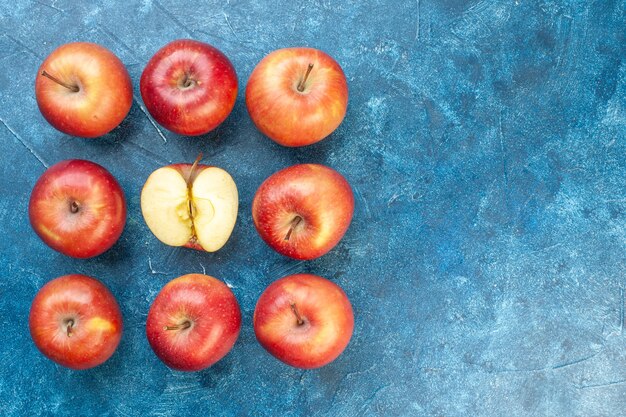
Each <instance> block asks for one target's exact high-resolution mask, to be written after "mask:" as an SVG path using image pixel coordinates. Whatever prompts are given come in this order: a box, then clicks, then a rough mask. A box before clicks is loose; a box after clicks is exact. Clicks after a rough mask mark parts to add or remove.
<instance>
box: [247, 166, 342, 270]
mask: <svg viewBox="0 0 626 417" xmlns="http://www.w3.org/2000/svg"><path fill="white" fill-rule="evenodd" d="M353 212H354V195H353V194H352V189H351V188H350V184H348V181H346V179H345V178H344V177H343V176H342V175H341V174H339V173H338V172H337V171H335V170H333V169H331V168H329V167H326V166H323V165H316V164H301V165H293V166H291V167H289V168H285V169H283V170H281V171H279V172H277V173H275V174H273V175H271V176H270V177H269V178H268V179H266V180H265V181H264V182H263V184H261V186H260V187H259V189H258V190H257V192H256V195H255V196H254V200H253V202H252V219H253V220H254V225H255V227H256V229H257V231H258V232H259V235H260V236H261V238H262V239H263V240H264V241H265V242H266V243H267V244H268V245H269V246H270V247H272V248H273V249H274V250H276V251H277V252H278V253H281V254H283V255H285V256H289V257H291V258H295V259H302V260H308V259H314V258H318V257H320V256H322V255H324V254H326V253H327V252H328V251H330V250H331V249H332V248H333V247H335V245H337V243H339V241H340V240H341V238H342V237H343V235H344V234H345V233H346V231H347V230H348V227H349V226H350V221H351V220H352V214H353Z"/></svg>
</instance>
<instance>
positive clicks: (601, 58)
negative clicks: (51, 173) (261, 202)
mask: <svg viewBox="0 0 626 417" xmlns="http://www.w3.org/2000/svg"><path fill="white" fill-rule="evenodd" d="M87 3H95V2H86V1H79V0H58V1H50V0H41V1H39V2H30V1H24V0H18V1H5V2H2V5H0V139H1V141H2V145H3V146H2V162H3V163H2V164H0V171H1V174H2V175H1V178H2V182H1V186H0V191H1V193H2V199H1V201H0V217H1V220H0V221H1V226H2V230H3V235H4V237H3V238H2V239H1V241H0V250H1V254H2V260H1V264H0V319H1V322H2V327H3V328H2V332H1V334H2V336H1V343H0V363H1V365H0V366H1V368H0V414H1V415H3V416H26V415H29V416H32V415H53V414H54V415H96V414H99V415H118V416H138V415H149V414H152V415H161V416H174V415H185V414H186V415H209V414H210V415H240V416H246V415H254V416H264V415H267V416H278V415H284V416H297V415H307V416H337V417H346V416H360V415H367V416H370V415H379V416H422V415H423V416H431V415H432V416H468V415H472V416H478V415H485V416H503V415H506V416H530V415H550V416H620V415H621V416H624V415H626V332H625V331H624V325H625V323H624V293H625V288H626V277H625V275H626V274H625V272H626V256H625V254H626V250H625V249H626V212H625V207H626V186H625V177H626V156H625V152H626V149H625V148H626V127H625V124H626V102H625V101H626V100H625V96H626V66H625V65H624V56H625V49H624V48H625V45H626V40H625V36H624V35H625V23H626V20H625V18H624V10H625V9H626V3H625V2H624V1H623V0H622V1H612V0H602V1H596V2H578V1H543V0H540V1H534V0H533V1H523V0H506V1H505V0H497V1H476V0H439V1H435V0H417V1H392V0H388V1H384V0H372V1H365V2H364V1H359V0H343V1H330V0H281V1H276V2H262V1H257V0H241V1H237V0H231V1H228V0H226V1H216V0H210V1H203V2H183V1H180V0H158V1H157V0H145V1H143V2H141V3H139V2H136V3H133V2H121V1H114V0H109V1H103V2H98V3H99V5H93V4H92V5H87ZM122 3H133V4H125V5H122ZM192 3H196V4H192ZM270 4H272V5H271V6H270ZM181 37H191V38H195V39H199V40H202V41H206V42H209V43H211V44H213V45H215V46H217V47H218V48H220V49H221V50H222V51H224V52H225V53H226V54H227V55H228V56H229V57H230V58H231V60H232V61H233V63H234V65H235V67H236V69H237V72H238V76H239V81H240V87H241V88H240V94H239V98H238V100H237V104H236V106H235V109H234V111H233V113H232V115H231V116H230V118H229V119H228V120H227V121H226V122H225V123H224V124H223V125H222V126H221V127H220V128H219V129H218V130H217V131H216V132H214V133H211V134H209V135H207V136H206V137H201V138H184V137H178V136H176V135H174V134H171V133H169V132H166V131H164V130H163V129H159V128H158V127H157V126H155V125H154V124H153V123H152V122H151V120H150V119H149V118H148V117H147V115H146V112H145V110H144V108H143V104H142V102H141V98H140V94H139V91H138V82H139V77H140V74H141V71H142V69H143V67H144V65H145V64H146V62H147V60H148V59H149V58H150V56H151V55H152V54H153V53H154V52H155V51H156V50H157V49H158V48H159V47H161V46H162V45H164V44H165V43H167V42H168V41H170V40H173V39H175V38H181ZM77 40H83V41H92V42H97V43H100V44H103V45H105V46H106V47H108V48H110V49H112V50H113V51H114V52H115V53H116V54H117V55H118V56H119V57H120V58H121V59H122V60H123V61H124V63H125V64H126V65H127V67H128V70H129V72H130V74H131V77H132V79H133V82H134V86H135V102H134V103H133V108H132V110H131V112H130V115H129V117H128V118H127V119H126V120H125V121H124V122H123V123H122V125H121V126H120V127H119V128H118V129H116V130H115V131H114V132H113V133H111V134H110V135H108V136H107V137H105V138H102V139H98V140H84V139H78V138H73V137H68V136H66V135H63V134H61V133H59V132H57V131H55V130H54V129H53V128H52V127H50V126H49V125H48V124H47V123H46V122H45V120H44V119H43V118H42V116H41V115H40V114H39V111H38V109H37V105H36V102H35V99H34V92H33V82H34V81H33V80H34V77H35V74H36V71H37V67H38V66H39V64H40V63H41V61H42V60H43V58H44V57H45V56H46V55H47V54H49V53H50V52H51V51H52V50H53V49H55V48H56V47H57V46H59V45H60V44H63V43H66V42H70V41H77ZM297 45H308V46H313V47H317V48H320V49H322V50H325V51H327V52H328V53H330V54H331V55H332V56H334V57H335V58H336V59H337V60H338V61H339V62H340V63H341V65H342V66H343V68H344V70H345V72H346V74H347V77H348V80H349V86H350V93H351V96H350V105H349V109H348V114H347V117H346V120H345V122H344V123H343V124H342V125H341V127H340V128H339V129H338V130H337V131H336V132H335V133H334V134H333V135H332V137H331V138H330V139H328V140H326V141H323V142H321V143H319V144H317V145H314V146H311V147H308V148H304V149H287V148H282V147H280V146H278V145H276V144H274V143H273V142H271V141H270V140H268V139H266V138H264V137H263V136H262V135H261V134H260V133H259V132H258V131H257V130H256V129H255V128H254V126H253V124H252V122H251V121H250V119H249V117H248V115H247V112H246V109H245V104H244V100H243V89H244V88H245V84H246V81H247V79H248V76H249V74H250V72H251V71H252V69H253V68H254V66H255V65H256V63H257V62H258V61H259V60H260V59H261V58H262V57H263V56H264V55H265V54H267V53H268V52H270V51H272V50H274V49H277V48H280V47H286V46H297ZM199 151H202V152H204V154H205V159H204V160H205V161H206V162H208V163H211V164H216V165H218V166H221V167H223V168H225V169H227V170H228V171H229V172H231V174H232V175H233V177H234V178H235V180H236V182H237V184H238V186H239V191H240V197H241V209H240V217H239V220H238V224H237V226H236V228H235V230H234V233H233V235H232V237H231V239H230V241H229V243H228V244H227V245H226V246H225V247H224V248H223V249H222V250H221V251H219V252H218V253H216V254H207V253H200V252H196V251H193V250H186V249H175V248H170V247H166V246H164V245H162V244H161V243H160V242H158V241H157V240H156V239H155V238H154V237H153V236H152V234H151V233H150V231H149V230H148V228H147V227H146V225H145V223H144V221H143V219H142V217H141V214H140V210H139V193H140V189H141V186H142V185H143V182H144V181H145V179H146V178H147V177H148V175H149V174H150V173H151V172H152V171H153V170H154V169H156V168H158V167H160V166H162V165H164V164H168V163H170V162H183V161H193V160H194V158H195V157H196V155H197V153H198V152H199ZM67 158H85V159H90V160H93V161H96V162H98V163H100V164H102V165H104V166H105V167H107V168H108V169H109V170H110V171H111V172H112V173H113V174H114V175H115V176H116V177H117V178H118V179H119V180H120V183H121V184H122V186H123V188H124V190H125V192H126V195H127V198H128V205H129V218H128V224H127V226H126V229H125V231H124V234H123V235H122V238H121V240H120V241H119V243H118V244H117V245H116V246H115V247H114V248H113V249H112V250H111V251H109V252H108V253H106V254H105V255H103V256H101V257H99V258H96V259H91V260H86V261H80V260H73V259H70V258H67V257H64V256H62V255H60V254H57V253H55V252H53V251H52V250H50V249H49V248H47V247H46V246H44V244H43V243H42V242H41V241H40V240H39V239H38V238H37V237H36V236H35V234H34V233H33V232H32V231H31V229H30V226H29V224H28V218H27V203H28V198H29V195H30V190H31V189H32V187H33V185H34V183H35V181H36V179H37V178H38V177H39V175H41V174H42V173H43V172H44V167H45V166H47V165H51V164H53V163H55V162H58V161H60V160H63V159H67ZM298 162H317V163H324V164H328V165H330V166H332V167H334V168H336V169H337V170H339V171H340V172H342V173H343V174H344V175H345V176H346V177H347V178H348V180H349V181H350V182H351V184H352V185H353V187H354V191H355V195H356V200H357V207H356V212H355V219H354V222H353V224H352V226H351V228H350V230H349V231H348V233H347V235H346V236H345V238H344V239H343V241H342V242H341V243H340V244H339V246H338V247H337V248H335V250H333V251H332V252H331V253H329V254H328V255H326V256H324V257H323V258H321V259H318V260H315V261H312V262H297V261H292V260H289V259H286V258H284V257H281V256H280V255H278V254H276V253H274V252H273V251H272V250H271V249H270V248H268V247H267V246H266V245H265V244H264V243H263V242H262V241H261V240H260V238H259V237H258V236H257V234H256V232H255V230H254V228H253V226H252V220H251V214H250V205H251V200H252V197H253V195H254V192H255V190H256V188H257V187H258V185H259V184H260V183H261V182H262V180H263V179H265V178H266V177H267V176H269V175H270V174H272V173H273V172H275V171H277V170H278V169H280V168H283V167H286V166H288V165H290V164H294V163H298ZM205 270H206V272H207V273H208V274H210V275H214V276H216V277H218V278H221V279H222V280H225V281H226V282H227V283H229V285H231V286H232V288H233V291H234V292H235V294H236V296H237V298H238V299H239V301H240V303H241V306H242V310H243V317H244V326H243V329H242V333H241V336H240V339H239V341H238V342H237V344H236V345H235V347H234V349H233V351H232V352H231V353H230V354H229V355H228V356H227V357H226V358H225V359H224V360H222V361H221V362H219V363H218V364H217V365H216V366H214V367H213V368H211V369H209V370H206V371H203V372H199V373H192V374H185V373H179V372H173V371H170V370H168V369H167V368H166V367H165V366H163V365H162V364H161V363H160V362H159V361H158V360H157V358H156V357H155V356H154V355H153V353H152V352H151V350H150V348H149V346H148V343H147V341H146V339H145V336H144V323H145V318H146V313H147V311H148V307H149V305H150V303H151V301H152V300H153V299H154V297H155V295H156V293H157V292H158V291H159V289H160V288H161V287H162V286H163V285H164V284H165V283H166V282H167V281H169V280H170V279H172V278H175V277H177V276H179V275H182V274H184V273H190V272H203V271H205ZM301 271H307V272H312V273H316V274H319V275H322V276H325V277H328V278H330V279H333V280H334V281H336V282H337V283H338V284H340V285H341V286H342V287H343V288H344V289H345V290H346V292H347V293H348V295H349V297H350V298H351V300H352V302H353V305H354V309H355V313H356V328H355V333H354V337H353V340H352V342H351V343H350V345H349V347H348V349H347V350H346V352H345V354H344V355H343V356H341V357H340V358H339V359H338V360H337V361H336V362H334V363H332V364H331V365H329V366H327V367H325V368H323V369H320V370H316V371H301V370H296V369H291V368H289V367H287V366H284V365H282V364H281V363H279V362H278V361H276V360H274V359H273V358H272V357H270V356H269V355H268V354H267V353H265V351H264V350H263V349H262V348H261V347H260V346H259V345H258V344H257V342H256V341H255V338H254V333H253V331H252V326H251V318H252V312H253V309H254V305H255V302H256V299H257V298H258V296H259V295H260V294H261V292H262V290H263V289H264V288H265V287H266V286H267V285H268V284H269V283H270V282H271V281H273V280H274V279H277V278H279V277H281V276H284V275H287V274H289V273H295V272H301ZM73 272H78V273H85V274H89V275H92V276H95V277H97V278H99V279H101V280H102V281H104V282H105V283H106V284H107V285H108V286H109V287H110V288H111V290H112V291H113V293H114V294H115V295H116V297H117V298H118V300H119V302H120V304H121V307H122V310H123V314H124V319H125V326H126V328H125V333H124V336H123V339H122V342H121V344H120V347H119V349H118V351H117V353H116V354H115V355H114V356H113V357H112V358H111V360H110V361H108V362H107V363H106V364H104V365H103V366H101V367H98V368H96V369H93V370H90V371H84V372H73V371H70V370H67V369H64V368H62V367H59V366H56V365H55V364H53V363H52V362H50V361H48V360H46V359H45V358H44V357H43V356H42V355H41V354H40V353H39V352H38V351H37V350H36V348H35V346H34V345H33V343H32V342H31V339H30V336H29V333H28V328H27V316H28V311H29V307H30V303H31V300H32V298H33V297H34V295H35V293H36V292H37V290H38V289H39V288H40V287H41V286H42V285H43V284H44V283H45V282H47V281H48V280H50V279H52V278H54V277H57V276H59V275H62V274H67V273H73Z"/></svg>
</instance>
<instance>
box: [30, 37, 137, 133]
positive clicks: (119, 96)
mask: <svg viewBox="0 0 626 417" xmlns="http://www.w3.org/2000/svg"><path fill="white" fill-rule="evenodd" d="M35 96H36V97H37V104H38V105H39V110H41V114H43V117H45V119H46V120H47V121H48V122H49V123H50V124H51V125H52V126H54V127H55V128H56V129H58V130H60V131H61V132H63V133H67V134H68V135H73V136H81V137H85V138H94V137H97V136H102V135H104V134H107V133H109V132H110V131H111V130H113V129H114V128H115V127H117V126H118V125H119V124H120V123H121V122H122V120H124V117H126V115H127V114H128V111H129V110H130V107H131V105H132V103H133V86H132V83H131V80H130V76H129V75H128V71H126V67H124V64H122V61H120V60H119V58H118V57H116V56H115V54H113V52H111V51H109V50H108V49H106V48H105V47H103V46H100V45H97V44H95V43H88V42H74V43H68V44H65V45H62V46H60V47H59V48H57V49H56V50H54V51H53V52H52V53H51V54H50V55H49V56H48V57H47V58H46V60H45V61H44V62H43V64H41V67H39V72H38V73H37V79H36V81H35Z"/></svg>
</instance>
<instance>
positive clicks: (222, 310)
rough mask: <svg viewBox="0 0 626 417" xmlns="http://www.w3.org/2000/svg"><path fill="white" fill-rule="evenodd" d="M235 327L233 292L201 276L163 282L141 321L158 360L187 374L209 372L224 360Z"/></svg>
mask: <svg viewBox="0 0 626 417" xmlns="http://www.w3.org/2000/svg"><path fill="white" fill-rule="evenodd" d="M186 323H188V324H189V325H190V326H189V327H186V326H187V324H186ZM168 326H169V327H177V328H170V329H168ZM240 329H241V311H240V310H239V304H238V303H237V299H236V298H235V295H234V294H233V292H232V291H231V290H230V288H228V286H226V284H224V283H223V282H222V281H220V280H218V279H216V278H213V277H210V276H208V275H202V274H188V275H183V276H181V277H178V278H175V279H174V280H172V281H170V282H169V283H168V284H166V285H165V287H163V289H162V290H161V291H160V292H159V294H158V295H157V297H156V298H155V300H154V302H153V303H152V306H151V307H150V311H149V312H148V319H147V321H146V336H147V338H148V342H149V343H150V346H151V347H152V350H154V353H155V354H156V355H157V357H158V358H159V359H161V361H163V363H165V364H166V365H167V366H168V367H170V368H172V369H176V370H179V371H188V372H193V371H199V370H202V369H205V368H208V367H209V366H211V365H213V364H214V363H216V362H217V361H219V360H220V359H222V358H223V357H224V356H226V354H227V353H228V352H229V351H230V350H231V349H232V347H233V345H234V344H235V341H236V340H237V337H238V336H239V330H240Z"/></svg>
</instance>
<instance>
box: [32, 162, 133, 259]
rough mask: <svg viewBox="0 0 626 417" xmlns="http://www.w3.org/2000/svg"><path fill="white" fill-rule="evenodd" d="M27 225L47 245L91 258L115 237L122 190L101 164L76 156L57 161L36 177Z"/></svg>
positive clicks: (122, 210)
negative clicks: (76, 157) (29, 225)
mask: <svg viewBox="0 0 626 417" xmlns="http://www.w3.org/2000/svg"><path fill="white" fill-rule="evenodd" d="M28 214H29V217H30V224H31V225H32V227H33V230H34V231H35V233H37V235H38V236H39V237H40V238H41V240H43V241H44V243H46V244H47V245H48V246H50V247H51V248H52V249H54V250H57V251H59V252H61V253H62V254H64V255H67V256H71V257H73V258H91V257H94V256H97V255H100V254H102V253H103V252H105V251H106V250H108V249H109V248H110V247H111V246H113V244H115V242H117V240H118V239H119V237H120V235H121V234H122V231H123V230H124V224H125V223H126V202H125V199H124V192H123V191H122V188H121V187H120V185H119V183H118V182H117V181H116V180H115V178H114V177H113V175H111V174H110V173H109V171H107V170H106V169H105V168H103V167H102V166H100V165H98V164H96V163H94V162H90V161H85V160H81V159H73V160H67V161H62V162H59V163H58V164H55V165H53V166H51V167H50V168H48V170H46V172H44V174H43V175H42V176H41V177H40V178H39V179H38V180H37V183H36V184H35V187H34V188H33V191H32V193H31V196H30V203H29V206H28Z"/></svg>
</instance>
